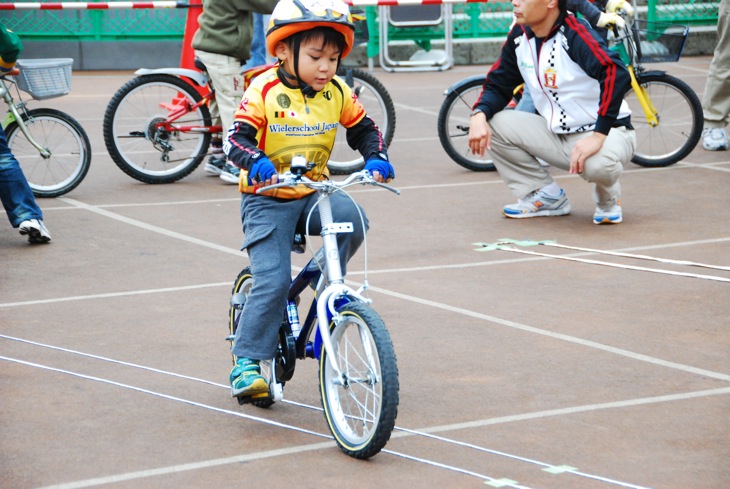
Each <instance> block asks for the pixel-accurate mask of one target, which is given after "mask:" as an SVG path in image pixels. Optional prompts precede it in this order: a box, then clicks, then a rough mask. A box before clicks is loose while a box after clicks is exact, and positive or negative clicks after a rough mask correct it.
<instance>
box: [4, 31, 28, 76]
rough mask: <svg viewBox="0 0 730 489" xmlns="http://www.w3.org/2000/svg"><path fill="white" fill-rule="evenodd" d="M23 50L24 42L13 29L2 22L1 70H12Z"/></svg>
mask: <svg viewBox="0 0 730 489" xmlns="http://www.w3.org/2000/svg"><path fill="white" fill-rule="evenodd" d="M22 50H23V43H21V42H20V38H19V37H18V35H17V34H15V33H14V32H13V31H11V30H8V29H6V28H5V26H4V25H2V24H0V72H3V73H7V72H8V71H10V70H11V69H12V68H13V66H15V62H16V61H17V60H18V56H20V52H21V51H22Z"/></svg>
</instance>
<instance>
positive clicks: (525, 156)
mask: <svg viewBox="0 0 730 489" xmlns="http://www.w3.org/2000/svg"><path fill="white" fill-rule="evenodd" d="M489 125H490V126H491V128H492V132H493V136H492V146H491V148H492V149H491V151H492V156H493V157H494V165H495V166H496V167H497V171H498V172H499V174H500V176H501V177H502V180H504V182H505V183H506V184H507V186H508V187H509V188H510V190H512V193H513V194H514V196H515V197H517V198H518V199H522V198H524V197H526V196H527V195H529V194H530V193H531V192H533V191H535V190H538V189H541V188H542V187H544V186H545V185H549V184H550V183H552V182H553V177H552V176H551V175H550V172H549V171H548V169H547V168H546V167H543V166H542V165H540V163H539V162H538V160H537V159H536V158H540V159H542V160H544V161H546V162H547V163H548V164H550V165H552V166H555V167H557V168H560V169H562V170H566V171H568V170H569V169H570V153H571V151H572V150H573V146H574V145H575V143H576V142H578V141H579V140H580V139H582V138H584V137H586V136H588V135H590V134H592V133H591V132H583V133H577V134H555V133H554V132H552V131H551V130H550V129H548V127H547V124H546V123H545V119H544V118H543V117H542V116H540V115H537V114H531V113H528V112H522V111H518V110H503V111H501V112H498V113H497V114H496V115H495V116H494V117H492V119H490V121H489ZM635 148H636V135H635V134H634V131H633V130H629V129H626V128H625V127H616V128H613V129H611V131H609V133H608V137H607V138H606V141H605V143H604V144H603V148H602V149H601V151H599V152H598V153H596V154H595V155H593V156H592V157H590V158H588V159H587V160H586V162H585V168H584V170H583V173H581V175H580V176H581V178H583V180H586V181H588V182H592V183H594V184H595V187H594V191H593V201H594V202H595V203H596V205H598V206H599V207H601V208H602V209H608V208H610V207H611V206H612V205H613V204H615V203H617V201H618V199H619V198H620V197H621V185H620V184H619V181H618V179H619V177H620V176H621V173H622V172H623V169H624V166H625V165H626V164H627V163H628V162H629V161H631V158H632V156H633V154H634V149H635Z"/></svg>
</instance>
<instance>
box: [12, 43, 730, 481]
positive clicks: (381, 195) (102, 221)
mask: <svg viewBox="0 0 730 489" xmlns="http://www.w3.org/2000/svg"><path fill="white" fill-rule="evenodd" d="M708 64H709V58H706V57H703V58H686V59H684V60H682V61H681V63H679V64H672V65H669V69H670V70H671V72H672V73H673V74H675V75H677V76H680V77H681V78H683V79H684V80H686V81H687V82H688V83H689V84H690V85H692V86H693V87H694V88H695V89H696V90H697V91H698V92H701V91H702V89H703V87H704V79H705V74H706V70H707V66H708ZM485 70H486V67H485V66H470V67H456V68H454V69H452V70H449V71H447V72H444V73H398V74H390V73H383V72H380V71H376V75H377V76H378V77H379V78H380V79H381V80H382V81H383V83H384V84H385V85H386V86H387V88H388V90H389V91H390V93H391V95H392V96H393V99H394V100H395V102H396V104H397V111H398V112H397V129H396V140H395V142H394V144H393V145H392V148H391V156H392V159H393V161H394V162H395V164H396V166H397V172H398V178H397V179H396V181H395V182H394V183H395V184H397V186H399V187H400V188H401V190H402V195H401V196H400V197H396V196H394V195H392V194H389V193H387V192H382V191H360V192H358V194H357V198H358V200H359V201H360V202H361V203H362V204H363V205H364V206H365V208H366V210H367V211H368V213H369V216H370V220H371V224H372V228H371V233H370V239H369V241H368V243H369V245H368V248H369V252H370V254H369V264H370V273H369V280H370V284H371V285H372V289H371V297H372V298H373V299H374V306H375V307H376V309H377V310H378V311H379V312H380V313H381V315H382V316H383V317H384V319H385V321H386V323H387V325H388V327H389V329H390V331H391V333H392V336H393V340H394V343H395V347H396V351H397V355H398V362H399V368H400V383H401V393H400V396H401V402H400V410H399V416H398V420H397V431H396V433H395V434H394V436H393V438H392V439H391V441H390V443H389V444H388V446H387V447H386V448H387V450H386V451H385V452H383V453H381V454H379V455H377V456H376V457H374V458H372V459H371V460H369V461H364V462H363V461H356V460H353V459H350V458H349V457H347V456H345V455H343V454H342V453H341V452H340V451H339V450H338V449H337V448H336V447H335V446H334V443H333V442H332V441H331V439H330V437H329V436H328V433H327V428H326V424H325V421H324V418H323V415H322V413H321V412H320V411H319V404H320V401H319V398H318V395H317V388H316V384H317V379H316V365H315V363H314V362H313V361H311V360H309V361H303V362H300V363H298V369H297V372H296V374H295V377H294V379H293V380H292V381H291V382H290V383H289V384H287V388H286V392H285V395H286V399H285V402H282V403H277V404H276V405H275V406H274V407H272V408H271V409H269V410H261V409H258V408H254V407H251V406H247V407H240V406H238V404H237V403H236V402H234V401H232V400H231V399H230V398H229V393H228V390H227V387H226V385H225V382H226V379H227V375H228V371H229V368H230V359H229V356H228V344H227V342H225V341H224V338H225V336H226V328H227V322H226V311H227V301H228V294H229V290H230V286H231V282H232V280H233V279H234V277H235V276H236V274H237V273H238V271H239V269H240V268H241V267H243V266H244V265H245V264H246V260H245V259H244V257H243V255H242V254H241V253H240V252H239V251H238V247H239V244H240V242H241V239H242V236H241V231H240V226H239V217H238V196H237V192H236V190H235V189H234V188H233V187H231V186H226V185H224V184H223V183H222V182H221V181H219V180H218V179H215V178H210V177H207V176H205V174H204V173H203V171H202V169H199V170H197V171H196V172H195V173H194V174H193V175H191V176H190V177H189V178H187V179H185V180H184V181H182V182H179V183H176V184H173V185H167V186H151V185H145V184H140V183H138V182H136V181H134V180H132V179H130V178H129V177H127V176H126V175H124V174H123V173H122V172H121V171H119V170H118V169H117V167H116V166H115V165H114V164H113V163H112V161H111V159H110V158H109V156H108V155H107V153H106V149H105V147H104V144H103V141H102V137H101V122H102V116H103V112H104V109H105V107H106V104H107V102H108V100H109V98H110V97H111V95H112V93H113V92H114V91H115V90H116V89H117V88H118V87H119V86H121V85H122V83H123V82H124V81H126V80H127V79H129V78H130V77H131V74H130V73H127V72H123V73H122V72H115V73H90V72H77V73H75V76H74V82H73V83H74V85H73V93H72V95H71V96H69V97H65V98H62V99H57V100H52V101H48V102H49V105H55V106H57V107H59V108H61V109H63V110H67V111H68V112H70V113H71V114H72V115H74V116H76V117H77V118H78V119H79V120H80V121H81V122H82V123H83V125H84V126H85V127H86V129H87V131H88V132H89V136H90V138H91V141H92V146H93V149H94V155H93V162H92V169H91V171H90V173H89V175H88V177H87V178H86V180H85V181H84V182H83V183H82V184H81V186H80V187H79V188H77V189H76V190H75V191H73V192H72V193H70V194H68V195H67V196H66V197H64V198H58V199H52V200H43V201H41V205H42V207H43V209H44V212H45V215H46V221H47V223H48V226H49V228H50V230H51V232H52V234H53V243H52V244H50V245H48V246H29V245H28V244H27V243H26V242H25V241H24V240H23V239H21V238H20V236H18V235H17V232H16V231H15V230H12V229H11V228H10V226H9V225H7V223H6V224H5V225H3V226H0V255H1V256H2V257H3V267H2V272H0V360H2V361H1V362H0V396H1V397H0V398H1V399H2V401H0V406H1V407H0V481H2V482H0V486H2V487H4V488H35V487H47V486H55V487H68V488H72V487H73V488H75V487H91V486H105V487H115V488H160V487H201V488H202V487H205V488H209V487H224V486H246V487H313V488H314V487H348V488H349V487H352V488H361V487H362V488H371V487H376V486H383V487H399V486H401V487H402V486H404V485H406V484H408V485H410V486H411V487H459V488H466V487H474V488H476V487H484V485H485V483H486V484H488V487H529V488H561V489H562V488H614V487H652V488H702V489H712V488H716V489H720V488H726V487H728V481H729V480H730V466H729V465H728V460H730V448H729V447H730V444H729V443H728V440H729V439H730V421H728V419H729V418H728V412H730V333H729V332H728V329H727V328H728V317H729V316H730V304H729V301H728V297H730V295H729V293H728V292H729V291H730V288H729V287H730V284H728V283H727V282H728V280H730V272H728V271H723V270H718V269H712V268H700V267H696V266H689V265H681V264H675V263H667V262H666V261H665V262H662V261H659V262H657V261H648V260H643V259H636V258H627V257H622V256H615V255H609V254H607V252H610V251H623V252H629V253H634V254H642V255H648V256H651V257H656V258H660V259H663V260H668V259H671V260H687V261H691V262H698V263H706V264H713V265H720V266H725V267H727V266H730V253H728V251H729V250H730V224H729V223H728V219H727V207H728V203H730V201H729V200H728V197H727V189H728V188H730V162H729V160H730V158H729V157H730V154H728V153H727V152H724V153H715V154H713V153H709V152H705V151H703V150H702V149H701V148H700V149H697V150H696V151H695V152H694V153H692V154H691V155H690V156H689V157H688V158H687V159H686V161H683V162H681V163H679V164H676V165H674V166H672V167H669V168H666V169H659V170H648V169H644V168H640V167H638V166H635V165H630V167H629V168H627V171H626V173H625V174H624V176H623V178H622V182H623V189H624V195H623V206H624V212H625V217H624V223H623V224H621V225H619V226H614V227H605V226H601V227H599V226H594V225H593V224H591V216H592V212H593V207H592V204H591V201H590V188H589V186H588V185H587V184H586V183H585V182H583V181H581V180H580V179H579V178H576V177H574V176H570V175H567V174H559V182H560V183H561V185H563V186H564V187H565V189H566V190H567V193H568V194H569V196H570V198H571V199H572V201H573V204H574V208H575V211H574V213H573V214H572V215H571V216H568V217H564V218H555V219H540V220H528V221H511V220H507V219H505V218H503V217H501V215H500V213H499V209H500V208H501V206H502V205H503V204H505V203H508V202H510V201H511V200H512V198H511V196H510V194H509V192H508V191H507V189H506V188H505V187H504V185H503V184H502V183H501V182H500V180H499V177H498V175H496V174H494V173H472V172H468V171H466V170H463V169H462V168H461V167H459V166H457V165H456V164H455V163H453V162H452V161H451V160H449V158H448V157H447V156H446V154H445V153H444V151H443V150H442V149H441V147H440V144H439V141H438V137H437V133H436V116H437V113H438V109H439V106H440V104H441V101H442V99H443V96H442V92H443V90H444V89H445V88H446V87H448V86H449V85H450V84H452V83H454V82H456V81H457V80H460V79H461V78H464V77H466V76H468V75H471V74H475V73H480V72H484V71H485ZM51 103H52V104H51ZM500 238H513V239H520V240H545V239H549V240H555V241H556V242H557V243H558V244H559V245H562V246H566V247H568V248H557V247H548V246H520V247H517V249H518V250H520V251H524V252H531V253H537V254H538V255H529V254H524V253H519V252H515V251H489V252H484V253H481V252H477V251H475V246H474V245H473V243H475V242H486V243H493V242H496V241H497V240H498V239H500ZM571 247H573V248H571ZM577 248H587V249H588V250H589V251H585V250H580V249H577ZM591 250H592V251H591ZM547 255H551V256H553V258H551V257H548V256H547ZM555 257H558V258H555ZM361 258H362V257H361V256H359V257H358V258H356V259H355V261H354V262H353V265H352V266H351V270H352V271H353V273H352V274H351V275H350V278H351V279H352V280H356V281H359V280H362V273H361V272H362V269H363V262H362V259H361ZM569 259H571V260H569ZM298 263H299V262H298ZM299 264H301V263H299ZM632 267H634V268H632ZM638 267H641V268H640V269H639V268H638ZM173 374H175V375H173ZM510 481H511V482H510Z"/></svg>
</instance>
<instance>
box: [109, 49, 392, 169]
mask: <svg viewBox="0 0 730 489" xmlns="http://www.w3.org/2000/svg"><path fill="white" fill-rule="evenodd" d="M195 66H196V68H198V69H197V70H191V69H185V68H160V69H140V70H137V71H136V72H135V75H137V77H136V78H134V79H132V80H130V81H129V82H127V83H126V84H124V85H123V86H122V87H121V88H120V89H119V90H118V91H117V92H116V93H115V94H114V96H113V97H112V99H111V101H110V102H109V105H108V106H107V109H106V112H105V114H104V127H103V130H104V143H105V144H106V147H107V150H108V151H109V155H110V156H111V157H112V160H114V163H116V165H117V166H118V167H119V168H120V169H121V170H122V171H123V172H124V173H126V174H127V175H129V176H130V177H132V178H134V179H136V180H139V181H141V182H144V183H172V182H175V181H177V180H180V179H182V178H184V177H186V176H187V175H189V174H190V173H192V172H193V171H194V170H195V169H196V168H197V167H198V165H200V163H201V162H202V161H203V160H204V159H205V157H206V155H207V154H208V151H209V149H210V141H211V138H212V136H213V135H214V134H217V133H218V134H219V133H221V130H222V128H221V127H220V126H215V125H213V123H212V118H211V116H210V111H209V109H208V106H209V104H210V102H211V101H212V100H213V99H214V98H215V90H214V87H212V85H211V83H210V79H209V77H208V74H207V72H206V69H205V66H204V65H203V64H202V63H200V62H199V61H198V60H196V63H195ZM270 67H271V66H270V65H269V66H266V65H265V66H257V67H254V68H251V69H249V70H246V71H245V72H244V73H243V74H244V89H245V88H247V87H248V85H249V84H250V83H251V80H253V78H255V77H256V76H257V75H259V74H261V73H263V72H264V71H266V70H267V69H269V68H270ZM338 75H339V76H340V77H342V78H343V79H344V80H345V81H346V83H347V84H348V85H349V86H350V87H351V88H352V89H353V91H354V92H355V94H356V95H357V96H358V98H359V99H360V102H361V103H362V104H363V106H364V107H365V109H366V110H367V112H368V115H369V116H370V117H371V118H372V119H373V120H374V121H375V122H376V124H377V125H378V127H379V128H380V130H381V131H382V133H383V137H384V139H385V141H386V143H387V144H390V142H391V141H392V140H393V132H394V130H395V108H394V106H393V100H392V99H391V98H390V95H389V94H388V91H387V90H386V89H385V87H384V86H383V84H382V83H381V82H380V81H379V80H378V79H377V78H375V77H374V76H373V75H372V74H370V73H368V72H367V71H363V70H361V69H358V68H348V67H340V70H339V71H338ZM344 133H345V131H338V135H337V138H336V140H335V145H334V147H333V148H332V154H331V157H330V161H329V163H328V165H327V166H328V168H329V169H330V172H331V173H333V174H336V175H337V174H340V175H342V174H349V173H352V172H353V171H358V170H360V169H362V168H363V166H364V165H365V162H364V161H363V159H362V157H361V156H360V154H359V153H357V152H355V151H353V150H352V149H351V148H350V147H349V146H348V145H347V142H346V139H345V135H344Z"/></svg>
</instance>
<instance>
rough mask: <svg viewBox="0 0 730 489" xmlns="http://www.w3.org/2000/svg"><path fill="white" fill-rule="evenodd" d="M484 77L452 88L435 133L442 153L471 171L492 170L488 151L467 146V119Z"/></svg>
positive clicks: (492, 164)
mask: <svg viewBox="0 0 730 489" xmlns="http://www.w3.org/2000/svg"><path fill="white" fill-rule="evenodd" d="M483 84H484V77H479V78H475V79H473V80H470V81H468V82H466V83H464V84H463V85H461V86H460V87H457V88H455V89H454V90H452V91H451V92H450V93H449V94H448V95H446V98H445V99H444V101H443V103H442V104H441V109H440V110H439V116H438V133H439V140H440V141H441V146H442V147H443V148H444V150H445V151H446V154H447V155H449V157H450V158H451V159H452V160H454V161H455V162H456V163H458V164H459V165H461V166H463V167H464V168H466V169H467V170H471V171H494V170H495V167H494V161H493V160H492V157H491V155H490V154H489V151H488V150H487V151H485V153H484V156H479V155H475V154H474V153H472V152H471V150H470V149H469V122H470V119H471V117H470V116H471V111H472V107H473V106H474V104H475V103H476V102H477V99H478V98H479V94H481V92H482V85H483Z"/></svg>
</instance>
